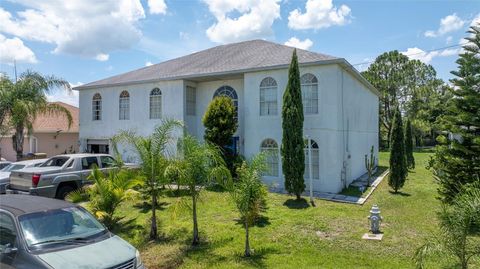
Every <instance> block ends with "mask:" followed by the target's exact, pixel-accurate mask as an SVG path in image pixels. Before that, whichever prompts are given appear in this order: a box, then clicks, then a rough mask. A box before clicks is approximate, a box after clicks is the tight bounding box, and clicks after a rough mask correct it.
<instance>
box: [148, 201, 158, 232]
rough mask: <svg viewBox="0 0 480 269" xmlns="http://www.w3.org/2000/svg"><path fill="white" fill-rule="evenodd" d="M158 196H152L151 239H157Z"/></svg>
mask: <svg viewBox="0 0 480 269" xmlns="http://www.w3.org/2000/svg"><path fill="white" fill-rule="evenodd" d="M156 211H157V196H156V195H153V196H152V223H151V226H150V239H151V240H155V239H157V214H156Z"/></svg>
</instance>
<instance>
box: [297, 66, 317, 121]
mask: <svg viewBox="0 0 480 269" xmlns="http://www.w3.org/2000/svg"><path fill="white" fill-rule="evenodd" d="M300 83H301V88H302V103H303V113H304V114H318V80H317V77H316V76H314V75H312V74H310V73H307V74H305V75H303V76H302V77H301V78H300Z"/></svg>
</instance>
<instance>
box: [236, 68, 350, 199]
mask: <svg viewBox="0 0 480 269" xmlns="http://www.w3.org/2000/svg"><path fill="white" fill-rule="evenodd" d="M337 70H338V69H337V67H336V66H335V65H327V66H316V67H301V68H300V75H303V74H306V73H311V74H313V75H315V76H316V77H317V79H318V94H319V96H318V99H319V107H318V114H312V115H305V120H304V135H305V136H307V135H308V136H309V137H310V138H311V139H313V140H314V141H315V142H317V144H318V146H319V149H320V150H319V158H320V168H319V169H320V179H319V180H314V181H313V189H314V190H316V191H324V192H338V189H339V187H340V173H341V166H342V160H341V157H342V154H341V153H342V151H341V150H340V151H339V148H338V147H337V144H338V140H339V136H338V128H339V126H338V121H337V117H338V113H337V103H338V96H337V94H336V92H337V90H338V89H337V75H338V72H337ZM266 77H272V78H274V79H275V80H276V82H277V85H278V88H277V105H278V108H277V110H278V113H277V115H272V116H270V115H269V116H260V104H259V98H260V93H259V92H260V91H259V86H260V82H261V81H262V80H263V79H264V78H266ZM287 81H288V70H287V69H283V70H274V71H262V72H254V73H247V74H245V99H246V100H249V102H248V103H246V106H247V107H246V108H245V115H244V117H245V122H246V124H245V130H247V131H246V132H245V141H246V142H245V155H246V157H247V158H250V157H252V156H253V155H254V154H256V153H258V152H259V150H260V146H261V143H262V141H263V140H264V139H267V138H271V139H274V140H275V141H276V142H277V143H278V145H279V147H280V145H281V143H282V116H281V111H282V103H283V102H282V99H283V94H284V92H285V88H286V86H287ZM279 163H280V167H279V170H280V171H279V175H280V176H279V177H265V178H264V179H265V181H266V182H267V183H268V184H274V185H275V186H277V187H280V188H283V187H284V178H283V176H282V173H281V171H282V167H281V161H280V155H279ZM306 185H307V188H308V187H309V184H308V181H306Z"/></svg>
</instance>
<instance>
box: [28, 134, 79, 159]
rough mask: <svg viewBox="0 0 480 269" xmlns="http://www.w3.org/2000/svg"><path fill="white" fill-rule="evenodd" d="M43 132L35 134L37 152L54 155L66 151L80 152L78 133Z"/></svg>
mask: <svg viewBox="0 0 480 269" xmlns="http://www.w3.org/2000/svg"><path fill="white" fill-rule="evenodd" d="M55 135H56V134H54V133H42V134H33V136H34V137H35V138H37V152H41V153H46V154H47V156H48V157H52V156H55V155H58V154H63V153H65V152H67V153H70V152H71V151H73V152H78V133H59V134H58V135H56V137H55Z"/></svg>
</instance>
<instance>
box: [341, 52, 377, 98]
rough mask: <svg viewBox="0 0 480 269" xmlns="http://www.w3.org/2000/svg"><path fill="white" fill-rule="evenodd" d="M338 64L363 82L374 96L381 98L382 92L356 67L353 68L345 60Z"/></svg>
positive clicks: (342, 59)
mask: <svg viewBox="0 0 480 269" xmlns="http://www.w3.org/2000/svg"><path fill="white" fill-rule="evenodd" d="M338 64H340V66H342V67H343V68H344V69H345V70H347V71H348V72H349V73H350V74H351V75H353V76H354V77H355V78H356V79H358V80H359V81H360V82H362V84H363V85H365V86H366V87H367V88H368V89H369V90H370V91H371V92H372V93H373V94H375V95H376V96H378V97H380V95H381V94H380V92H379V91H378V90H377V89H376V88H375V87H374V86H373V85H372V84H371V83H370V82H369V81H368V80H367V79H366V78H365V77H364V76H362V74H360V72H358V70H357V69H355V67H353V66H352V65H351V64H350V63H349V62H348V61H347V60H345V59H344V58H340V59H338Z"/></svg>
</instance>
